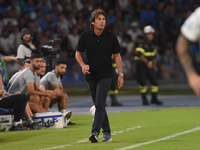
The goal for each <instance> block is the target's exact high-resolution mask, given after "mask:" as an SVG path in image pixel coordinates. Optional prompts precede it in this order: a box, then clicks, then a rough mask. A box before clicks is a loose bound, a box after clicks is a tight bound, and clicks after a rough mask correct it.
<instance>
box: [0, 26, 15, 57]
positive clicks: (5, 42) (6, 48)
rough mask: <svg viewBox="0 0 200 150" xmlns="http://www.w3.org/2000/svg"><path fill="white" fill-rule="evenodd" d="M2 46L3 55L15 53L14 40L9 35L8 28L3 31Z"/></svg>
mask: <svg viewBox="0 0 200 150" xmlns="http://www.w3.org/2000/svg"><path fill="white" fill-rule="evenodd" d="M0 46H1V51H2V54H3V55H11V54H13V40H12V39H11V38H10V37H9V32H8V30H5V29H4V30H3V31H2V37H0Z"/></svg>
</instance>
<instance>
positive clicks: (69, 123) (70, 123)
mask: <svg viewBox="0 0 200 150" xmlns="http://www.w3.org/2000/svg"><path fill="white" fill-rule="evenodd" d="M75 124H76V123H73V122H71V121H70V122H68V124H67V125H75Z"/></svg>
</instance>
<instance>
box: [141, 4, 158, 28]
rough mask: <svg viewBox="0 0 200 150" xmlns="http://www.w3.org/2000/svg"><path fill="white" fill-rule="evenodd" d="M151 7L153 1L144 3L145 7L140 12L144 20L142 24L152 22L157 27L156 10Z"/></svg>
mask: <svg viewBox="0 0 200 150" xmlns="http://www.w3.org/2000/svg"><path fill="white" fill-rule="evenodd" d="M151 7H152V5H151V3H150V2H148V1H147V2H146V3H145V5H144V8H145V9H144V10H143V11H142V12H141V14H140V19H141V20H142V26H146V25H149V24H150V25H152V26H153V27H154V28H155V27H156V23H157V20H156V12H155V11H154V10H153V9H152V8H151Z"/></svg>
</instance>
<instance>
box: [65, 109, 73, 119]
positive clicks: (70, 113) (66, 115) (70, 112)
mask: <svg viewBox="0 0 200 150" xmlns="http://www.w3.org/2000/svg"><path fill="white" fill-rule="evenodd" d="M71 115H72V111H71V110H69V111H67V112H65V113H64V117H66V118H67V120H69V118H70V117H71Z"/></svg>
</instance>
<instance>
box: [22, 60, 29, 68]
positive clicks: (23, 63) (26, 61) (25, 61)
mask: <svg viewBox="0 0 200 150" xmlns="http://www.w3.org/2000/svg"><path fill="white" fill-rule="evenodd" d="M25 63H28V64H30V59H26V60H24V61H22V66H23V67H24V65H25Z"/></svg>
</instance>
